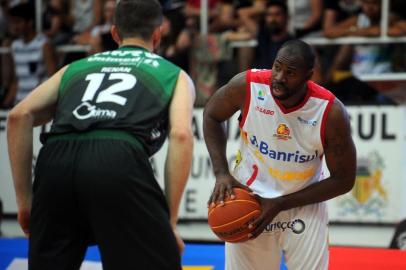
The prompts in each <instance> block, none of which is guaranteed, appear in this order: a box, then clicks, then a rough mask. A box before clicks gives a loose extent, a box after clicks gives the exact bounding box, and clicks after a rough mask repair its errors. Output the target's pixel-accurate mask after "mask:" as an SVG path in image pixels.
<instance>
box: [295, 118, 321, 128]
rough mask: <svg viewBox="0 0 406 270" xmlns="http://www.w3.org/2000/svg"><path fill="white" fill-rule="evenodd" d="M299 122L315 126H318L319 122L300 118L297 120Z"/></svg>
mask: <svg viewBox="0 0 406 270" xmlns="http://www.w3.org/2000/svg"><path fill="white" fill-rule="evenodd" d="M297 120H299V122H300V123H302V124H305V125H311V126H315V125H316V124H317V120H305V119H303V118H302V117H300V116H299V117H298V118H297Z"/></svg>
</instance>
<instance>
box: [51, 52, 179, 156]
mask: <svg viewBox="0 0 406 270" xmlns="http://www.w3.org/2000/svg"><path fill="white" fill-rule="evenodd" d="M179 72H180V68H179V67H177V66H176V65H174V64H172V63H170V62H169V61H167V60H165V59H164V58H162V57H160V56H158V55H156V54H153V53H150V52H148V51H147V50H146V49H143V48H141V47H135V46H124V47H121V48H119V49H118V50H114V51H108V52H103V53H98V54H95V55H92V56H89V57H87V58H84V59H82V60H79V61H76V62H74V63H72V64H70V65H69V67H68V68H67V69H66V70H65V73H64V75H63V77H62V80H61V84H60V88H59V95H58V105H57V109H56V115H55V118H54V121H53V124H52V127H51V132H50V133H49V135H50V136H52V135H55V134H56V135H58V134H70V133H78V132H79V133H82V132H87V131H93V130H120V131H127V132H129V133H131V134H132V135H133V136H135V138H137V140H138V141H139V142H141V144H142V145H143V146H144V148H145V149H146V150H147V152H148V154H149V155H152V154H153V153H155V152H156V151H157V150H158V149H159V148H160V147H161V146H162V144H163V142H164V141H165V138H166V135H167V129H168V120H169V115H168V114H169V112H168V109H169V104H170V101H171V98H172V96H173V93H174V89H175V85H176V82H177V79H178V76H179Z"/></svg>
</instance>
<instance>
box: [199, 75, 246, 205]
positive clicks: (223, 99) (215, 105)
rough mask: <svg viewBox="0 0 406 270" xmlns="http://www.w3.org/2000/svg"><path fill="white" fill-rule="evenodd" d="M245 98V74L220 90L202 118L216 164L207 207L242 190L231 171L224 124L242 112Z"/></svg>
mask: <svg viewBox="0 0 406 270" xmlns="http://www.w3.org/2000/svg"><path fill="white" fill-rule="evenodd" d="M245 94H246V72H242V73H240V74H237V75H236V76H235V77H234V78H232V79H231V80H230V81H229V82H228V83H227V84H226V85H224V86H223V87H221V88H220V89H219V90H218V91H216V92H215V93H214V95H213V96H212V97H211V98H210V100H209V101H208V103H207V104H206V107H205V110H204V115H203V133H204V140H205V142H206V146H207V150H208V151H209V154H210V159H211V162H212V164H213V171H214V175H215V177H216V184H215V186H214V189H213V192H212V194H211V196H210V199H209V201H208V204H209V205H210V204H213V203H217V202H220V204H222V203H223V202H224V199H225V197H226V196H232V197H233V196H234V193H233V190H232V188H233V187H234V186H239V187H242V188H245V189H246V187H244V186H243V185H241V184H240V183H239V182H237V181H236V180H235V179H234V177H232V176H231V173H230V171H229V168H228V163H227V157H226V146H227V137H226V133H225V130H224V129H223V126H222V124H223V122H224V121H226V120H228V119H229V118H230V117H231V116H232V115H233V114H234V113H235V112H237V111H241V112H242V111H243V107H244V104H245Z"/></svg>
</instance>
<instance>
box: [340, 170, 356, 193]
mask: <svg viewBox="0 0 406 270" xmlns="http://www.w3.org/2000/svg"><path fill="white" fill-rule="evenodd" d="M341 182H342V185H341V189H342V194H344V193H347V192H349V191H350V190H351V189H352V188H353V187H354V184H355V174H354V175H347V176H344V177H343V179H342V181H341Z"/></svg>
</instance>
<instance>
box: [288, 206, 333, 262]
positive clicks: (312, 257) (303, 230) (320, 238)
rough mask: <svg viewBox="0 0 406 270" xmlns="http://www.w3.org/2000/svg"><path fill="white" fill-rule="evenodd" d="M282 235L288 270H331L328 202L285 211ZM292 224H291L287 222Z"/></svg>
mask: <svg viewBox="0 0 406 270" xmlns="http://www.w3.org/2000/svg"><path fill="white" fill-rule="evenodd" d="M286 212H288V213H289V218H288V219H287V220H286V221H285V222H286V223H285V225H286V226H284V227H285V228H286V229H284V232H283V234H282V237H281V240H282V247H283V250H284V251H285V259H286V265H287V267H288V269H307V270H327V269H328V257H329V253H328V226H327V223H328V217H327V209H326V204H325V203H318V204H312V205H307V206H304V207H298V208H294V209H291V210H288V211H286ZM288 222H290V223H288Z"/></svg>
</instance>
